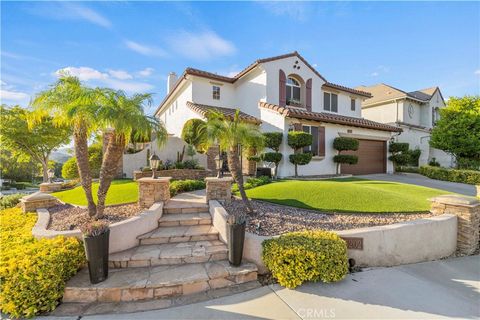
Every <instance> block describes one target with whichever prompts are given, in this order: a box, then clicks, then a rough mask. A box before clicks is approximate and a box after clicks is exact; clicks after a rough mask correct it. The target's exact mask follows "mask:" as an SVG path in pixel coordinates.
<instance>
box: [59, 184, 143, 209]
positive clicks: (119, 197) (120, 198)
mask: <svg viewBox="0 0 480 320" xmlns="http://www.w3.org/2000/svg"><path fill="white" fill-rule="evenodd" d="M92 189H93V197H94V199H95V202H96V201H97V190H98V182H95V183H93V186H92ZM53 195H54V196H55V197H57V198H58V199H60V200H62V201H63V202H67V203H71V204H75V205H79V206H86V205H87V198H86V197H85V192H83V189H82V187H76V188H74V189H71V190H66V191H60V192H55V193H53ZM137 200H138V185H137V183H136V182H135V181H132V180H127V179H122V180H114V181H113V182H112V185H111V186H110V189H108V193H107V199H106V201H105V202H106V205H112V204H121V203H129V202H136V201H137Z"/></svg>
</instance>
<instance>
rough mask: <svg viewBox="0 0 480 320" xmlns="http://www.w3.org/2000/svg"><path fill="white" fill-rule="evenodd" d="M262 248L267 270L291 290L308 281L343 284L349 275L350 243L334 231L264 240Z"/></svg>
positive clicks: (305, 233) (288, 234)
mask: <svg viewBox="0 0 480 320" xmlns="http://www.w3.org/2000/svg"><path fill="white" fill-rule="evenodd" d="M262 247H263V252H262V259H263V262H264V263H265V265H266V267H267V268H268V270H270V271H271V272H272V275H273V277H275V278H276V279H277V280H278V282H279V283H280V284H281V285H282V286H284V287H287V288H290V289H292V288H295V287H297V286H299V285H301V284H302V283H304V282H305V281H323V282H335V281H339V280H342V279H343V278H344V277H345V275H346V274H347V273H348V257H347V244H346V243H345V241H344V240H343V239H341V238H340V237H339V236H338V235H337V234H336V233H333V232H328V231H321V230H317V231H301V232H290V233H286V234H283V235H281V236H280V237H278V238H274V239H268V240H265V241H263V243H262Z"/></svg>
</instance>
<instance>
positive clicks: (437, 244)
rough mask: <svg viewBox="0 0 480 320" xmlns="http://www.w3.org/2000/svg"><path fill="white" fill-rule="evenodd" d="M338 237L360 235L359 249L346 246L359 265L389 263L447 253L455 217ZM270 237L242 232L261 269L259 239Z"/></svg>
mask: <svg viewBox="0 0 480 320" xmlns="http://www.w3.org/2000/svg"><path fill="white" fill-rule="evenodd" d="M336 233H337V234H338V235H339V236H341V237H361V238H363V250H350V249H349V250H348V257H349V258H353V259H355V262H356V264H357V265H358V266H362V267H390V266H396V265H402V264H409V263H417V262H424V261H432V260H437V259H441V258H443V257H448V256H450V255H451V254H453V253H454V252H455V249H456V244H457V217H456V216H455V215H450V214H445V215H441V216H436V217H432V218H427V219H421V220H415V221H408V222H404V223H397V224H392V225H388V226H378V227H371V228H362V229H353V230H346V231H336ZM270 238H272V237H266V236H259V235H255V234H252V233H248V232H247V233H246V236H245V244H244V251H243V257H244V258H245V259H246V260H248V261H251V262H254V263H255V264H256V265H257V266H258V270H259V273H265V272H266V271H267V270H266V267H265V265H264V263H263V261H262V257H261V255H262V242H263V241H264V240H266V239H270Z"/></svg>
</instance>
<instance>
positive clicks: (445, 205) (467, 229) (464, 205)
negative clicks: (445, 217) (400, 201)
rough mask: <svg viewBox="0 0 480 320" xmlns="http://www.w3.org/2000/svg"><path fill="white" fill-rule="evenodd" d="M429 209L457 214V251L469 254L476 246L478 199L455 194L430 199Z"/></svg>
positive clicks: (479, 203) (439, 212)
mask: <svg viewBox="0 0 480 320" xmlns="http://www.w3.org/2000/svg"><path fill="white" fill-rule="evenodd" d="M431 201H432V206H431V209H430V211H432V212H433V213H434V214H454V215H456V216H457V230H458V232H457V253H458V254H460V255H470V254H472V253H473V252H475V250H476V249H477V248H478V241H479V227H480V201H478V200H477V199H475V198H471V197H465V196H455V195H445V196H438V197H436V198H433V199H431Z"/></svg>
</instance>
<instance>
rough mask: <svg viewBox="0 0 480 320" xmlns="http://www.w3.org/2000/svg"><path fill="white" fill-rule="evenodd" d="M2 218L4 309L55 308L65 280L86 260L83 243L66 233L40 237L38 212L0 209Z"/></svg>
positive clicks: (20, 312)
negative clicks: (34, 233)
mask: <svg viewBox="0 0 480 320" xmlns="http://www.w3.org/2000/svg"><path fill="white" fill-rule="evenodd" d="M0 219H1V224H0V236H1V243H2V250H1V254H0V257H1V262H0V266H1V267H0V282H1V290H0V309H1V310H2V312H5V313H8V314H10V315H11V316H12V317H32V316H34V315H36V314H40V313H44V312H48V311H51V310H53V309H55V307H56V305H57V304H58V303H59V301H60V299H61V298H62V295H63V289H64V287H65V282H66V281H67V280H68V279H70V278H71V277H72V276H73V275H75V273H76V272H77V270H78V269H79V268H80V267H81V266H82V265H83V264H84V263H85V256H84V251H83V246H82V244H81V243H80V242H79V241H78V240H77V239H75V238H64V237H57V238H55V239H42V240H36V239H35V238H34V237H33V236H32V233H31V229H32V227H33V226H34V224H35V221H36V220H37V217H36V214H33V213H27V214H23V213H22V212H21V210H20V209H19V208H12V209H6V210H3V211H0Z"/></svg>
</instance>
